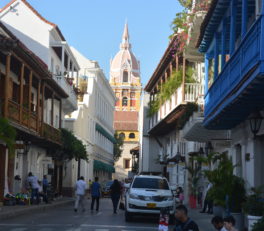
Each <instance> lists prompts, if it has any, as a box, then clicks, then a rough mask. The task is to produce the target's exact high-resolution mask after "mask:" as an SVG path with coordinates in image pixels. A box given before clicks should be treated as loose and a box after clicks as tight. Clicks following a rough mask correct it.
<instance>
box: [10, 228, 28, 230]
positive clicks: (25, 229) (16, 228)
mask: <svg viewBox="0 0 264 231" xmlns="http://www.w3.org/2000/svg"><path fill="white" fill-rule="evenodd" d="M25 230H27V228H14V229H12V231H25Z"/></svg>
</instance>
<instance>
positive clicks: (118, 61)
mask: <svg viewBox="0 0 264 231" xmlns="http://www.w3.org/2000/svg"><path fill="white" fill-rule="evenodd" d="M123 70H127V71H129V72H131V74H132V76H133V77H140V65H139V62H138V60H137V59H136V57H135V55H134V54H133V52H132V51H131V44H130V43H129V34H128V26H127V24H125V28H124V33H123V36H122V43H121V44H120V51H119V52H118V53H117V54H116V55H115V57H114V58H113V60H112V61H111V66H110V74H111V77H112V78H117V77H118V76H120V73H121V72H122V71H123Z"/></svg>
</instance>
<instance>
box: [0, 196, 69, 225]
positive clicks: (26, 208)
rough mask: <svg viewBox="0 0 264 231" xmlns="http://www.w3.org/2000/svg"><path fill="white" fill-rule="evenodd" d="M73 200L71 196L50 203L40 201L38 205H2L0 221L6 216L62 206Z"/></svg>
mask: <svg viewBox="0 0 264 231" xmlns="http://www.w3.org/2000/svg"><path fill="white" fill-rule="evenodd" d="M73 202H74V199H73V198H70V197H63V198H59V199H57V200H54V201H52V203H50V204H44V203H41V204H39V205H15V206H2V207H0V222H1V221H3V220H5V219H8V218H12V217H16V216H20V215H22V214H29V213H33V212H38V211H45V210H47V209H52V208H55V207H59V206H64V205H67V204H70V203H72V204H73Z"/></svg>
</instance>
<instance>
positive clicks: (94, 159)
mask: <svg viewBox="0 0 264 231" xmlns="http://www.w3.org/2000/svg"><path fill="white" fill-rule="evenodd" d="M71 49H72V52H73V54H74V56H75V58H76V60H77V61H78V63H79V65H80V67H81V70H80V78H79V86H80V91H81V93H80V96H79V99H78V110H77V111H75V112H74V113H72V114H71V115H70V116H69V117H68V118H67V119H66V126H67V128H69V129H70V130H72V131H73V132H74V134H75V135H76V136H77V137H78V138H79V139H81V140H82V141H83V143H84V144H85V145H86V148H87V152H88V156H89V161H88V162H87V161H84V160H82V161H81V166H80V175H82V176H84V178H85V179H86V180H87V181H88V180H89V179H91V180H93V179H94V177H95V176H97V177H99V181H100V182H104V181H107V180H111V179H112V173H113V172H114V167H113V163H114V161H113V145H114V142H115V139H114V129H113V113H114V107H115V99H116V98H115V95H114V92H113V90H112V88H111V87H110V84H109V83H108V80H107V79H106V77H105V75H104V73H103V71H102V69H101V68H100V66H99V64H98V62H96V61H91V60H89V59H87V58H86V57H84V56H83V55H82V54H81V53H79V52H78V51H77V50H76V49H74V48H71ZM77 164H78V163H77V162H76V161H71V162H70V163H69V164H68V166H69V165H70V167H72V168H75V169H76V168H77ZM76 173H77V172H76V171H74V172H73V173H72V174H73V175H72V176H69V177H70V179H71V180H69V178H68V177H67V179H65V182H66V181H68V183H70V185H71V186H70V187H73V185H74V183H75V181H76ZM67 187H68V186H67Z"/></svg>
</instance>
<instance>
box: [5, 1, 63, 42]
mask: <svg viewBox="0 0 264 231" xmlns="http://www.w3.org/2000/svg"><path fill="white" fill-rule="evenodd" d="M16 1H18V0H12V1H11V2H9V3H8V4H7V5H5V6H4V7H3V8H2V9H0V12H3V11H4V10H5V9H7V8H8V7H9V6H11V5H12V4H13V3H14V2H16ZM21 2H23V3H24V4H25V5H26V6H28V8H29V9H31V10H32V12H33V13H34V14H35V15H36V16H37V17H39V18H40V19H41V20H42V21H43V22H45V23H47V24H49V25H51V26H53V27H54V28H55V30H57V32H58V34H59V35H60V37H61V39H62V41H66V39H65V38H64V36H63V34H62V33H61V31H60V29H59V27H58V26H57V25H56V24H55V23H52V22H50V21H48V20H47V19H45V18H44V17H43V16H42V15H41V14H40V13H39V12H38V11H36V9H35V8H33V6H31V5H30V4H29V3H28V2H27V1H26V0H21Z"/></svg>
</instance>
